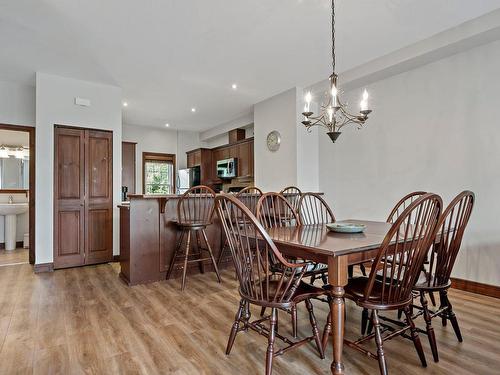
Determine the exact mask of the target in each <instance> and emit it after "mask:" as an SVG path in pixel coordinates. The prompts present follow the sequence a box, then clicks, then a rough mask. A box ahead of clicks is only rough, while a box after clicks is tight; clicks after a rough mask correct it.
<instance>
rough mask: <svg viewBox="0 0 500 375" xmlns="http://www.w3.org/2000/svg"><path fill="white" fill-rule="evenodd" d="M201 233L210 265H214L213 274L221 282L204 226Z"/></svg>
mask: <svg viewBox="0 0 500 375" xmlns="http://www.w3.org/2000/svg"><path fill="white" fill-rule="evenodd" d="M201 234H202V235H203V238H204V240H205V243H206V244H207V250H208V253H209V254H210V259H211V260H212V265H213V266H214V269H215V274H216V275H217V280H219V283H220V282H222V280H221V278H220V274H219V269H218V268H217V263H216V262H215V258H214V254H213V253H212V247H211V246H210V243H209V242H208V238H207V232H205V228H203V229H202V230H201Z"/></svg>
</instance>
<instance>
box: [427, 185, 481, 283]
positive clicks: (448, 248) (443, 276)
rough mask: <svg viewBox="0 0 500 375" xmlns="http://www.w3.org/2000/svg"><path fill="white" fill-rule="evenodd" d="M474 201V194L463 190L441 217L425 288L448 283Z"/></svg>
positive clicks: (431, 253)
mask: <svg viewBox="0 0 500 375" xmlns="http://www.w3.org/2000/svg"><path fill="white" fill-rule="evenodd" d="M474 200H475V196H474V193H473V192H472V191H468V190H465V191H463V192H461V193H460V194H458V195H457V196H456V197H455V198H454V199H453V200H452V201H451V202H450V204H449V205H448V207H446V209H445V210H444V212H443V214H442V215H441V218H440V219H439V223H438V234H437V235H436V237H437V238H436V241H435V242H434V247H433V248H432V250H431V252H430V260H429V272H427V276H428V277H427V280H426V281H427V286H434V287H438V286H442V285H446V284H447V283H448V282H449V280H450V276H451V271H452V269H453V265H454V264H455V260H456V258H457V255H458V251H459V250H460V245H461V244H462V238H463V235H464V232H465V228H466V227H467V223H468V222H469V219H470V216H471V213H472V208H473V207H474ZM432 275H434V277H432Z"/></svg>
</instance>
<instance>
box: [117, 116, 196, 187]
mask: <svg viewBox="0 0 500 375" xmlns="http://www.w3.org/2000/svg"><path fill="white" fill-rule="evenodd" d="M122 136H123V140H124V141H129V142H137V145H136V149H135V152H136V155H135V160H136V192H137V193H138V194H141V193H142V153H143V152H160V153H166V154H175V155H176V168H177V169H181V168H186V162H187V160H186V151H190V150H193V149H196V148H199V147H200V138H199V133H198V132H191V131H177V130H170V129H158V128H151V127H145V126H134V125H126V124H124V125H123V134H122Z"/></svg>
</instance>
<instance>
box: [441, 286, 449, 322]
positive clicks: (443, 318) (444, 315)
mask: <svg viewBox="0 0 500 375" xmlns="http://www.w3.org/2000/svg"><path fill="white" fill-rule="evenodd" d="M446 297H447V296H446V295H445V294H444V292H443V291H440V292H439V310H441V309H443V308H444V307H445V306H446ZM447 322H448V321H447V311H444V312H443V313H442V314H441V324H442V325H443V327H446V324H447Z"/></svg>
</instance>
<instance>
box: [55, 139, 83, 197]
mask: <svg viewBox="0 0 500 375" xmlns="http://www.w3.org/2000/svg"><path fill="white" fill-rule="evenodd" d="M81 142H82V141H81V139H80V134H60V135H59V137H58V146H59V147H58V153H57V156H58V159H59V174H58V179H57V186H58V188H59V199H71V198H73V199H80V197H81V196H82V195H83V191H81V188H82V184H81V177H82V176H81V172H82V167H83V160H84V159H83V154H82V151H83V148H82V147H80V145H81Z"/></svg>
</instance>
